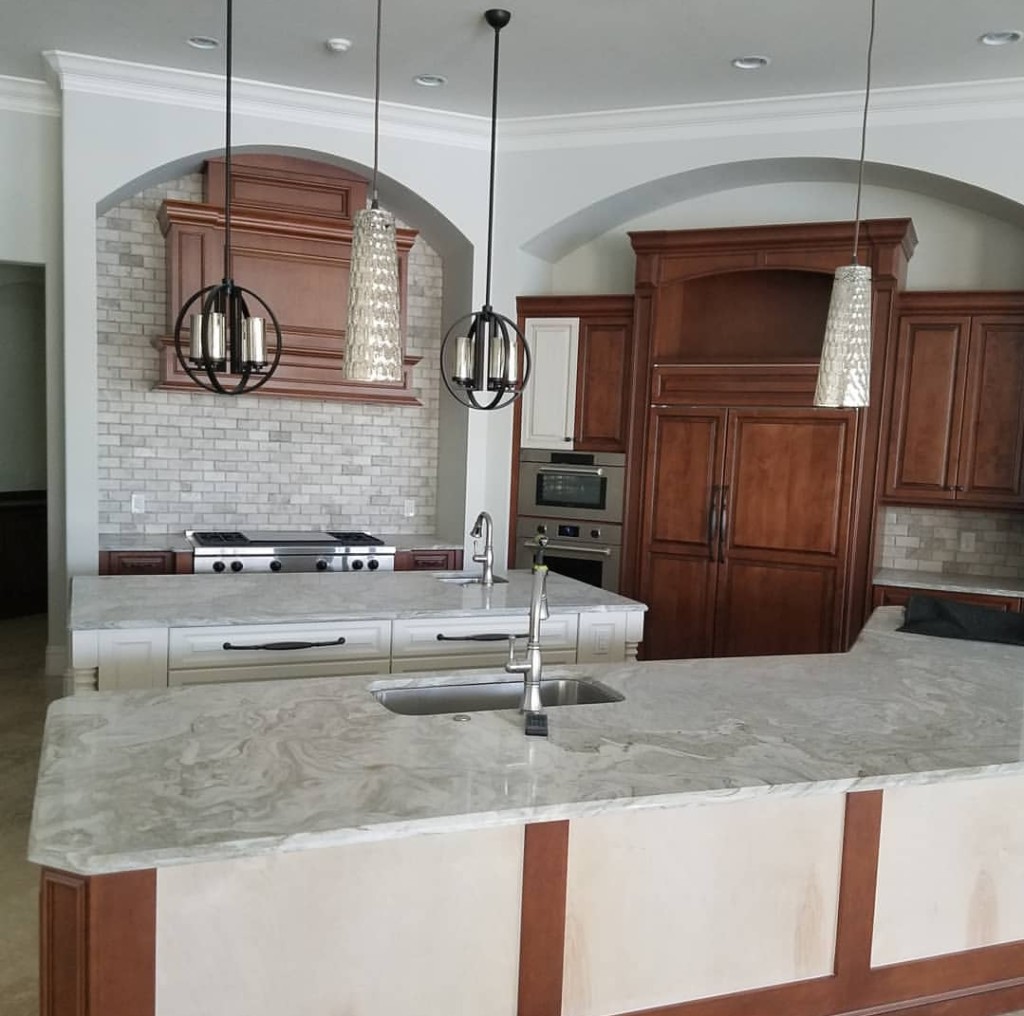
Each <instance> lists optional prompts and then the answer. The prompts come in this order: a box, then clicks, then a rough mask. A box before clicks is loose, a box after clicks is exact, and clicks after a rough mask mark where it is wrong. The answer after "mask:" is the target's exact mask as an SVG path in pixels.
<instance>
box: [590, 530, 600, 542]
mask: <svg viewBox="0 0 1024 1016" xmlns="http://www.w3.org/2000/svg"><path fill="white" fill-rule="evenodd" d="M590 538H591V539H592V540H600V539H601V530H600V529H591V530H590Z"/></svg>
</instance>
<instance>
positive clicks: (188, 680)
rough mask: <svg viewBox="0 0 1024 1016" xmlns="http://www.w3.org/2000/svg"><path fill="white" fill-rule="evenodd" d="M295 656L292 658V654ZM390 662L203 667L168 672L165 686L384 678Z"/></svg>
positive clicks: (281, 654) (360, 661)
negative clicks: (354, 676) (362, 676)
mask: <svg viewBox="0 0 1024 1016" xmlns="http://www.w3.org/2000/svg"><path fill="white" fill-rule="evenodd" d="M264 655H265V656H277V657H279V656H288V655H289V654H287V653H275V652H267V653H264ZM292 655H295V654H292ZM389 663H390V661H389V660H388V659H386V658H385V659H383V660H357V659H349V660H333V661H331V662H329V663H315V662H312V661H310V662H307V663H300V662H295V663H292V662H285V661H281V662H274V661H270V662H268V663H265V664H264V665H263V666H258V665H256V664H252V665H249V666H242V667H205V668H197V669H187V670H171V671H169V672H168V681H167V683H168V684H169V685H170V686H171V687H175V686H176V685H184V684H215V683H216V684H221V683H223V682H226V681H283V680H287V679H289V678H302V677H345V676H347V675H350V674H387V673H390V667H389Z"/></svg>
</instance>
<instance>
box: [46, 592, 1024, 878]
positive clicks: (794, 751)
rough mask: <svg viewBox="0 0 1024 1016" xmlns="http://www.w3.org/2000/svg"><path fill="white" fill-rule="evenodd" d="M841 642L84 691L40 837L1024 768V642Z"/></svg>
mask: <svg viewBox="0 0 1024 1016" xmlns="http://www.w3.org/2000/svg"><path fill="white" fill-rule="evenodd" d="M901 615H902V611H901V610H900V608H897V607H887V608H881V609H879V610H877V611H876V612H875V614H874V615H873V617H872V619H871V621H870V623H869V625H868V627H867V628H866V629H865V631H864V632H863V633H862V634H861V637H860V638H859V640H858V642H857V644H856V645H855V647H854V648H853V649H852V650H851V651H850V652H849V653H846V654H839V655H828V656H789V657H756V658H744V659H713V660H689V661H682V660H679V661H662V662H656V663H640V664H636V663H634V664H612V665H604V666H587V665H580V666H574V667H568V666H565V667H550V668H548V669H547V671H546V673H547V675H548V676H572V677H581V678H583V679H592V680H598V681H600V682H602V683H603V684H606V685H609V686H610V687H612V688H614V689H616V690H617V691H620V692H621V693H622V694H623V695H624V696H625V699H624V701H622V702H617V703H611V704H606V705H586V706H567V707H561V708H557V709H551V710H550V711H549V716H550V721H549V722H550V736H549V737H548V738H547V739H541V738H528V737H525V736H524V734H523V732H522V718H521V717H520V716H519V714H518V713H517V712H515V711H501V712H490V713H474V714H472V718H471V720H470V721H469V722H455V721H454V720H453V718H452V717H451V716H450V715H438V716H402V715H398V714H394V713H391V712H389V711H388V710H386V709H385V708H383V707H382V706H381V705H379V704H378V702H377V701H376V700H375V699H374V697H373V695H372V693H371V689H372V688H374V687H380V686H382V685H408V684H413V683H417V682H422V681H427V682H430V683H438V682H453V683H461V682H465V681H467V680H487V679H488V678H489V677H491V678H493V675H488V674H485V673H481V672H462V673H460V674H454V675H438V674H432V675H429V676H426V675H425V676H423V677H419V678H417V677H416V676H414V675H413V676H411V675H405V676H403V677H401V678H373V677H345V678H319V679H306V680H289V681H270V682H263V683H252V684H217V685H205V686H194V687H186V688H178V689H173V690H168V691H161V692H118V693H109V694H106V693H99V694H92V695H81V696H76V697H74V698H67V699H63V700H62V701H60V702H57V703H55V704H54V705H53V706H52V707H51V709H50V712H49V716H48V720H47V727H46V735H45V742H44V746H43V753H42V761H41V767H40V774H39V783H38V787H37V791H36V800H35V810H34V815H33V822H32V831H31V837H30V845H29V856H30V858H31V859H32V860H33V861H35V862H37V863H39V864H46V865H52V866H55V867H57V868H63V869H67V870H71V871H78V872H82V873H86V874H94V873H102V872H112V871H122V870H129V869H135V868H144V867H151V866H160V865H171V864H183V863H191V862H196V861H202V860H209V859H214V858H229V857H238V856H250V855H255V854H259V853H265V852H272V851H279V850H301V849H308V848H313V847H318V846H324V845H330V844H341V843H346V842H355V841H365V840H371V839H382V838H389V837H397V836H407V835H413V834H417V833H423V832H431V831H434V832H443V831H451V830H458V829H469V828H480V827H484V826H490V825H500V824H508V823H520V822H523V821H542V820H551V819H559V818H569V817H575V816H581V815H588V814H596V813H599V812H603V811H607V810H609V809H615V808H649V807H666V806H678V805H681V804H690V803H694V804H697V803H705V802H711V801H715V800H718V799H723V798H736V797H742V796H752V795H759V794H806V793H814V792H842V791H846V790H851V789H870V788H879V787H887V786H895V785H900V784H908V783H913V782H933V781H937V780H943V779H964V778H970V777H980V776H998V775H1000V774H1018V773H1021V772H1024V747H1022V722H1024V649H1021V648H1019V647H1012V646H1002V645H994V644H988V643H969V642H960V641H951V640H943V639H930V638H926V637H924V636H918V635H907V634H902V633H898V632H896V630H895V629H896V628H897V626H898V625H899V623H900V620H901Z"/></svg>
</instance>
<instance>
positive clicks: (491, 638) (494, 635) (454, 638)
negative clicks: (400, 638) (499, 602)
mask: <svg viewBox="0 0 1024 1016" xmlns="http://www.w3.org/2000/svg"><path fill="white" fill-rule="evenodd" d="M529 637H530V636H529V635H528V634H527V633H526V632H523V633H522V634H519V635H513V634H511V633H506V632H503V631H485V632H481V633H480V634H479V635H444V634H442V633H441V632H438V635H437V641H438V642H505V641H506V640H507V639H525V638H529Z"/></svg>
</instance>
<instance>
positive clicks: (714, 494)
mask: <svg viewBox="0 0 1024 1016" xmlns="http://www.w3.org/2000/svg"><path fill="white" fill-rule="evenodd" d="M721 489H722V488H721V487H712V488H711V504H710V505H709V506H708V560H709V561H714V559H715V534H716V533H717V531H718V494H719V491H721Z"/></svg>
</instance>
